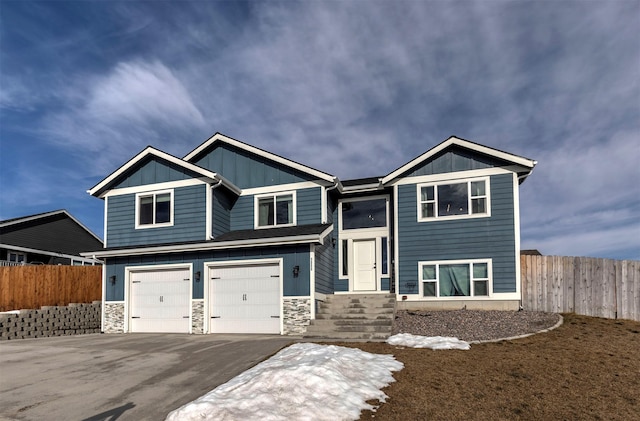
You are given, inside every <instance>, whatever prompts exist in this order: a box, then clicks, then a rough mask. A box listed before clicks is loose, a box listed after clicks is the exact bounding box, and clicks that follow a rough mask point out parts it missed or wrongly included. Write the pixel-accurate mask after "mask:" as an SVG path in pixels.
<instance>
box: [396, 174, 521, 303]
mask: <svg viewBox="0 0 640 421" xmlns="http://www.w3.org/2000/svg"><path fill="white" fill-rule="evenodd" d="M513 184H514V183H513V174H500V175H492V176H491V180H490V201H491V216H490V217H486V218H469V219H449V220H439V221H438V220H436V221H429V222H418V219H417V218H418V216H417V192H416V191H417V190H416V185H415V184H408V185H401V186H398V198H397V200H398V215H397V218H398V238H397V239H396V247H398V256H399V259H398V260H399V262H398V263H399V266H398V281H397V284H398V288H399V293H400V294H417V293H418V291H419V289H418V282H419V279H418V262H420V261H441V260H469V259H492V262H493V292H494V293H496V292H497V293H499V292H515V291H516V260H515V259H516V250H515V229H516V227H515V220H514V196H513Z"/></svg>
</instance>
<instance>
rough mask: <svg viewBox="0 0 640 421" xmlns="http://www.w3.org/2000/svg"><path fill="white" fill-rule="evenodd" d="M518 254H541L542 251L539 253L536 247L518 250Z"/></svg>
mask: <svg viewBox="0 0 640 421" xmlns="http://www.w3.org/2000/svg"><path fill="white" fill-rule="evenodd" d="M520 254H521V255H523V256H542V253H540V252H539V251H538V250H536V249H531V250H520Z"/></svg>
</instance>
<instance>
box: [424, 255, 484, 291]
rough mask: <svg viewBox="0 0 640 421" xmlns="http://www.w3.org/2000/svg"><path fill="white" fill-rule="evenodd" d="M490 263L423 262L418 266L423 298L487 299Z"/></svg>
mask: <svg viewBox="0 0 640 421" xmlns="http://www.w3.org/2000/svg"><path fill="white" fill-rule="evenodd" d="M490 266H491V264H490V261H487V260H484V261H473V262H453V263H445V262H442V263H440V262H421V263H420V264H419V265H418V268H419V271H420V273H419V276H420V280H421V283H422V296H423V297H486V296H488V295H489V288H490V286H489V284H490V279H491V276H490V271H491V267H490Z"/></svg>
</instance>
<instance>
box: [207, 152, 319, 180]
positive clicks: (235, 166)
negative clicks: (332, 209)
mask: <svg viewBox="0 0 640 421" xmlns="http://www.w3.org/2000/svg"><path fill="white" fill-rule="evenodd" d="M194 163H195V164H196V165H199V166H201V167H203V168H206V169H208V170H210V171H213V172H215V173H218V174H222V175H224V177H225V178H226V179H227V180H229V181H230V182H232V183H233V184H235V185H236V186H238V187H239V188H241V189H249V188H254V187H264V186H274V185H278V184H289V183H299V182H303V181H312V180H313V177H311V176H310V175H308V174H304V173H302V172H300V171H296V170H294V169H292V168H289V167H287V166H285V165H282V164H279V163H276V162H273V161H270V160H268V159H266V158H264V157H261V156H258V155H254V154H251V153H248V152H246V151H243V150H241V149H239V148H236V147H234V146H231V145H217V146H216V147H214V148H213V149H210V150H209V151H206V152H204V153H203V154H201V155H200V156H199V157H197V159H196V160H195V161H194Z"/></svg>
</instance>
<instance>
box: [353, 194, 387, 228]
mask: <svg viewBox="0 0 640 421" xmlns="http://www.w3.org/2000/svg"><path fill="white" fill-rule="evenodd" d="M386 226H387V199H367V200H354V201H349V202H342V229H343V230H349V229H360V228H383V227H386Z"/></svg>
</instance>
